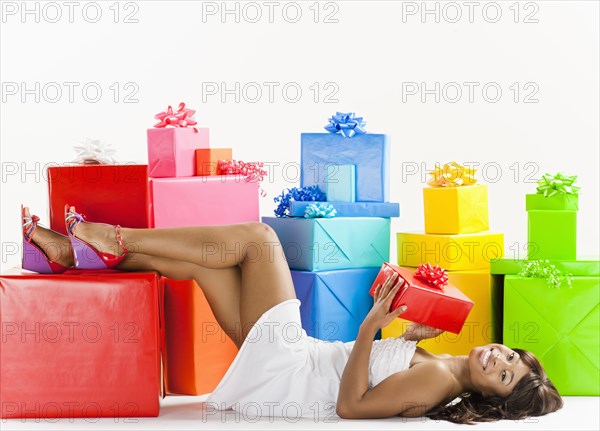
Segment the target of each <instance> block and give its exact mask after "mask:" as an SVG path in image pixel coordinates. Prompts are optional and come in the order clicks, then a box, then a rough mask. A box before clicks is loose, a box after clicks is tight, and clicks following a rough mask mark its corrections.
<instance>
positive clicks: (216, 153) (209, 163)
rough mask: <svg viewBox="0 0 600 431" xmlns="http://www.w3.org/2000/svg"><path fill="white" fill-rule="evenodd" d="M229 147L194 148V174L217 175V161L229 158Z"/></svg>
mask: <svg viewBox="0 0 600 431" xmlns="http://www.w3.org/2000/svg"><path fill="white" fill-rule="evenodd" d="M232 158H233V157H232V150H231V148H200V149H197V150H196V175H197V176H206V175H217V162H218V161H219V160H231V159H232Z"/></svg>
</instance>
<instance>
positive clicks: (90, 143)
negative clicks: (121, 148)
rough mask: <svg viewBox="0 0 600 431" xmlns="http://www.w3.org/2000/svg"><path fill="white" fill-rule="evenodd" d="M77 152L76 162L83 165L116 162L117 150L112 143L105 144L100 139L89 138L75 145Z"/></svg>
mask: <svg viewBox="0 0 600 431" xmlns="http://www.w3.org/2000/svg"><path fill="white" fill-rule="evenodd" d="M73 148H74V149H75V151H76V152H77V158H76V159H75V163H80V164H83V165H110V164H114V163H116V162H117V161H116V159H115V157H114V153H115V150H114V149H113V148H110V144H104V143H102V142H101V141H100V140H98V139H89V138H87V139H86V140H85V142H82V143H81V144H80V145H76V146H74V147H73Z"/></svg>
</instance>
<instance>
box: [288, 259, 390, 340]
mask: <svg viewBox="0 0 600 431" xmlns="http://www.w3.org/2000/svg"><path fill="white" fill-rule="evenodd" d="M379 269H380V268H379V267H376V268H353V269H341V270H334V271H318V272H313V271H291V273H292V280H293V282H294V289H295V290H296V296H297V297H298V299H299V300H300V302H301V305H300V317H301V319H302V327H303V328H304V330H305V331H306V333H307V334H308V335H309V336H311V337H314V338H318V339H319V340H325V341H342V342H347V341H353V340H355V339H356V336H357V335H358V330H359V328H360V325H361V324H362V322H363V320H365V317H366V316H367V314H368V313H369V311H370V310H371V308H372V307H373V297H372V296H371V295H370V294H369V289H370V288H371V285H372V284H373V282H374V281H375V278H377V274H379Z"/></svg>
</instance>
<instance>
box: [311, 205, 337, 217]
mask: <svg viewBox="0 0 600 431" xmlns="http://www.w3.org/2000/svg"><path fill="white" fill-rule="evenodd" d="M336 214H337V210H336V209H335V208H334V207H333V205H331V204H330V203H329V202H317V203H314V204H310V205H308V206H307V207H306V209H305V210H304V217H305V218H332V217H335V216H336Z"/></svg>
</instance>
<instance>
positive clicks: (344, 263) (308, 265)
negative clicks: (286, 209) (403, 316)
mask: <svg viewBox="0 0 600 431" xmlns="http://www.w3.org/2000/svg"><path fill="white" fill-rule="evenodd" d="M262 221H263V223H266V224H268V225H269V226H271V227H272V228H273V229H274V230H275V232H277V236H278V237H279V241H280V242H281V245H282V247H283V251H284V253H285V257H286V259H287V263H288V265H289V267H290V269H298V270H304V271H323V270H334V269H347V268H364V267H375V266H381V265H382V264H383V262H386V261H389V258H390V219H389V218H380V217H333V218H295V217H263V218H262Z"/></svg>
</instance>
